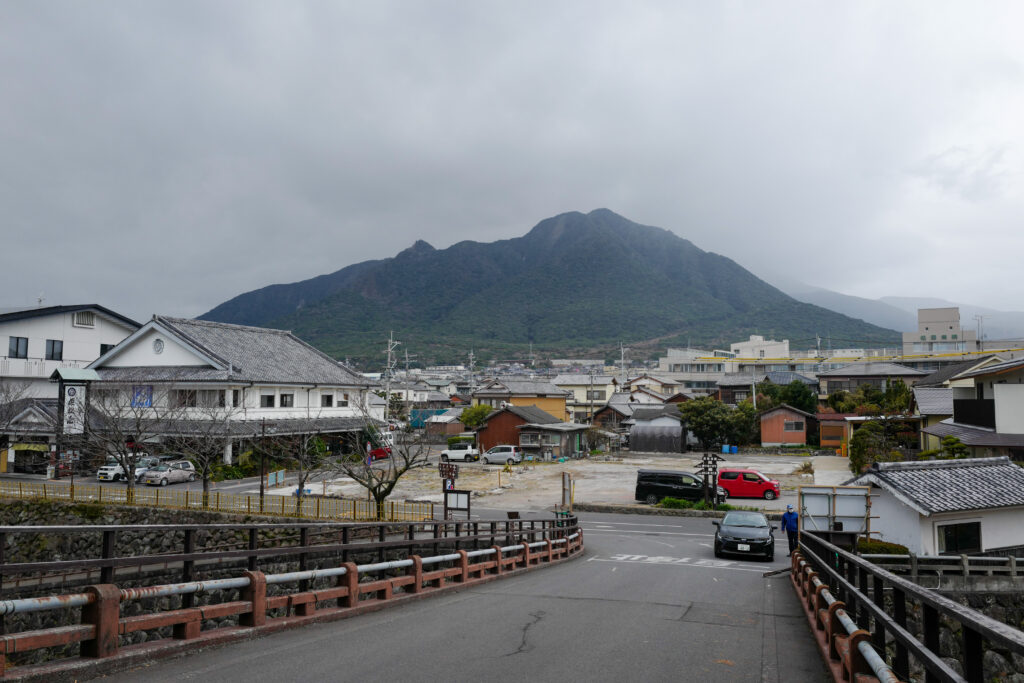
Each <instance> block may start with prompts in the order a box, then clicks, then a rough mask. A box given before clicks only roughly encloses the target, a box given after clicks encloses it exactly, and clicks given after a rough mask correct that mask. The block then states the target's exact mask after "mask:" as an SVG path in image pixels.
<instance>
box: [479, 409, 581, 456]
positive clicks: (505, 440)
mask: <svg viewBox="0 0 1024 683" xmlns="http://www.w3.org/2000/svg"><path fill="white" fill-rule="evenodd" d="M559 422H562V420H559V419H558V418H557V417H554V416H553V415H551V413H549V412H547V411H546V410H544V409H542V408H539V407H537V406H535V405H528V406H519V405H512V404H506V405H505V406H504V407H502V408H499V409H497V410H495V411H493V412H492V413H491V414H490V415H488V416H487V417H486V419H485V420H484V423H483V424H482V425H481V426H480V427H478V428H477V430H476V442H477V445H478V446H479V447H480V450H481V451H486V450H487V449H489V448H493V447H494V446H501V445H518V444H519V429H518V428H519V427H521V426H522V425H526V424H541V425H544V424H557V423H559Z"/></svg>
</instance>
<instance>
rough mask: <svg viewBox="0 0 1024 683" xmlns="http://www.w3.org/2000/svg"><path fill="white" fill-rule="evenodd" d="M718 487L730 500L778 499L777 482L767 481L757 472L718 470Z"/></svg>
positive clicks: (733, 469) (729, 469)
mask: <svg viewBox="0 0 1024 683" xmlns="http://www.w3.org/2000/svg"><path fill="white" fill-rule="evenodd" d="M718 485H719V486H721V487H722V488H723V489H725V490H726V491H727V492H728V493H729V497H730V498H764V499H765V500H775V499H776V498H778V497H779V491H780V489H779V482H777V481H775V480H774V479H769V478H768V477H766V476H764V475H763V474H761V473H760V472H758V471H757V470H747V469H739V468H733V467H723V468H722V469H720V470H718Z"/></svg>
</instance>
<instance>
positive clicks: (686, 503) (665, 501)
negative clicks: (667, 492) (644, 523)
mask: <svg viewBox="0 0 1024 683" xmlns="http://www.w3.org/2000/svg"><path fill="white" fill-rule="evenodd" d="M658 507H663V508H667V509H669V510H711V509H712V506H710V505H708V504H707V503H705V502H704V501H703V500H698V501H696V502H694V501H692V500H683V499H682V498H662V499H661V502H660V503H658ZM714 509H715V510H723V511H728V510H738V509H739V508H736V507H733V506H732V505H729V504H728V503H719V504H718V507H716V508H714Z"/></svg>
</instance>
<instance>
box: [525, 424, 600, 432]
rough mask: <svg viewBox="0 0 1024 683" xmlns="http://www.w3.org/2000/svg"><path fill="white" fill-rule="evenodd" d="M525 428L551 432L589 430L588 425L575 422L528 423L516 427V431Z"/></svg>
mask: <svg viewBox="0 0 1024 683" xmlns="http://www.w3.org/2000/svg"><path fill="white" fill-rule="evenodd" d="M526 427H529V428H531V429H540V430H546V431H552V432H584V431H586V430H587V429H589V428H590V425H585V424H578V423H576V422H550V423H545V424H537V423H534V422H530V423H527V424H524V425H516V429H524V428H526Z"/></svg>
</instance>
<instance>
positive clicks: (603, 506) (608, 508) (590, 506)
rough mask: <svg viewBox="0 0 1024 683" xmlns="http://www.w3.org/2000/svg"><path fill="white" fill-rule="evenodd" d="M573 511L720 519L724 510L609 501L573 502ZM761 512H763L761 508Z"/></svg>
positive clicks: (778, 515)
mask: <svg viewBox="0 0 1024 683" xmlns="http://www.w3.org/2000/svg"><path fill="white" fill-rule="evenodd" d="M572 507H573V510H574V511H575V512H608V513H613V514H621V515H657V516H660V517H711V518H717V519H721V518H722V517H725V512H718V511H715V510H673V509H669V508H657V507H651V506H649V505H614V504H611V503H573V506H572ZM762 512H764V511H763V510H762ZM764 516H765V517H767V518H768V519H770V520H775V521H777V520H780V519H782V513H781V512H765V513H764Z"/></svg>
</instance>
